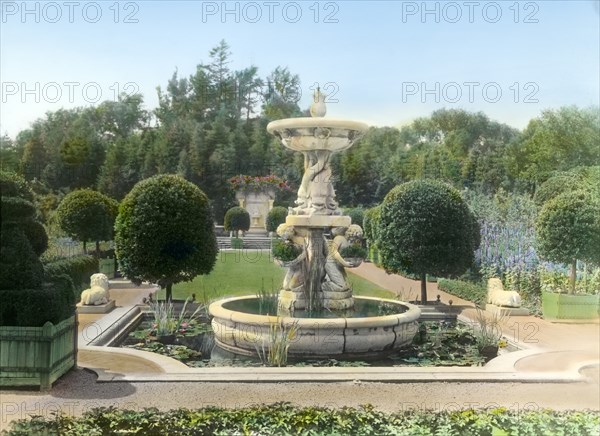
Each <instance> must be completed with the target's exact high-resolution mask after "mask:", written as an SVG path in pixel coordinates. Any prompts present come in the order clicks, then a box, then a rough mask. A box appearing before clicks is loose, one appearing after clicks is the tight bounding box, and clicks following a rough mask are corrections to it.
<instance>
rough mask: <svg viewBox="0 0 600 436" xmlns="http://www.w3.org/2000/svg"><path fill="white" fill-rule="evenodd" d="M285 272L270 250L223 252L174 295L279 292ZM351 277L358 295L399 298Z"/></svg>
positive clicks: (207, 296) (211, 296)
mask: <svg viewBox="0 0 600 436" xmlns="http://www.w3.org/2000/svg"><path fill="white" fill-rule="evenodd" d="M284 275H285V270H284V268H282V267H280V266H279V265H277V264H276V263H275V262H274V261H273V259H272V258H271V256H270V253H269V252H268V251H244V250H240V251H227V252H220V253H219V256H218V258H217V262H216V264H215V267H214V269H213V270H212V272H211V273H210V274H208V275H206V276H198V277H196V278H195V279H194V281H192V282H184V283H179V284H177V285H175V286H173V298H174V299H177V300H179V299H181V300H184V299H186V298H187V297H188V296H190V295H191V294H196V300H199V301H211V300H215V299H218V298H223V297H228V296H236V295H249V294H255V293H257V292H258V291H259V290H260V289H261V288H264V289H265V290H267V291H271V290H273V291H275V292H277V291H279V286H281V282H282V281H283V276H284ZM348 278H349V280H350V283H351V284H352V288H353V290H354V294H355V295H365V296H373V297H381V298H395V296H394V293H393V292H391V291H388V290H385V289H383V288H380V287H379V286H377V285H375V284H374V283H372V282H370V281H368V280H365V279H363V278H362V277H358V276H357V275H354V274H352V273H350V274H348ZM158 298H159V299H162V298H165V292H164V290H161V291H160V292H159V293H158Z"/></svg>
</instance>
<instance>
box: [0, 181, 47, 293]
mask: <svg viewBox="0 0 600 436" xmlns="http://www.w3.org/2000/svg"><path fill="white" fill-rule="evenodd" d="M0 195H1V199H2V200H1V203H0V220H1V221H0V222H1V227H2V235H1V242H0V244H1V249H2V256H1V259H0V289H37V288H39V287H40V286H41V285H42V281H43V277H44V269H43V266H42V262H40V260H39V258H38V257H39V255H38V254H36V252H35V250H34V248H33V244H32V243H31V242H30V240H29V239H28V237H27V234H26V233H25V229H27V228H30V227H32V226H34V224H33V223H34V222H35V219H34V217H35V207H34V205H33V203H32V200H33V193H32V192H31V189H29V187H28V185H27V183H26V182H25V181H24V180H23V179H21V178H20V177H18V176H17V175H16V174H13V173H7V172H0ZM42 229H43V227H42ZM44 233H45V232H44ZM45 240H46V244H47V242H48V237H47V236H46V239H45ZM34 242H37V241H34Z"/></svg>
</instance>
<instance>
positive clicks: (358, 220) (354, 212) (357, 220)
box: [344, 207, 365, 227]
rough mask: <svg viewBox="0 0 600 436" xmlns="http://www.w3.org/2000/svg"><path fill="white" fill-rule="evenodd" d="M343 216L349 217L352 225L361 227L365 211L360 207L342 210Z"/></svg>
mask: <svg viewBox="0 0 600 436" xmlns="http://www.w3.org/2000/svg"><path fill="white" fill-rule="evenodd" d="M344 215H346V216H349V217H350V218H351V219H352V224H358V225H359V226H361V227H362V226H363V222H364V217H365V210H364V209H363V208H362V207H353V208H350V209H344Z"/></svg>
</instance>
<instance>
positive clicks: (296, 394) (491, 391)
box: [0, 367, 600, 429]
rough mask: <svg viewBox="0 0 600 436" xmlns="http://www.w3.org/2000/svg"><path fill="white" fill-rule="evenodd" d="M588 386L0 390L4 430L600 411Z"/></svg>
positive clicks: (593, 374) (86, 384) (82, 384)
mask: <svg viewBox="0 0 600 436" xmlns="http://www.w3.org/2000/svg"><path fill="white" fill-rule="evenodd" d="M582 372H583V374H584V375H585V376H586V377H587V378H588V382H584V383H564V384H540V383H437V382H434V383H401V384H390V383H362V382H359V381H355V382H349V383H185V382H182V383H96V382H95V380H96V376H95V374H93V373H91V372H89V371H86V370H81V369H79V370H76V371H72V372H70V373H69V374H68V375H67V376H65V377H64V378H62V379H61V380H59V381H58V382H57V383H56V385H55V386H54V388H53V390H52V391H51V392H50V393H36V392H31V391H0V406H1V409H0V411H1V412H0V415H1V416H2V418H1V420H0V428H2V429H5V428H7V425H8V423H9V422H10V421H11V420H13V419H19V418H26V417H27V416H28V415H29V414H36V415H43V416H50V415H51V413H52V412H55V411H62V412H64V413H67V414H74V415H80V414H81V413H83V412H84V411H86V410H89V409H91V408H93V407H100V406H116V407H119V408H127V409H142V408H144V407H157V408H159V409H162V410H168V409H172V408H177V407H186V408H199V407H203V406H220V407H227V408H240V407H245V406H250V405H253V404H259V403H266V404H271V403H276V402H280V401H287V402H291V403H293V404H296V405H299V406H323V407H330V408H339V407H343V406H352V407H357V406H360V405H361V404H367V403H369V404H372V405H373V406H375V407H376V408H377V409H379V410H382V411H386V412H392V411H398V410H408V409H433V410H455V409H461V408H469V407H473V408H485V407H499V406H503V407H506V408H508V409H509V410H513V411H523V410H535V409H540V408H551V409H555V410H570V409H577V410H584V409H590V410H600V385H599V379H600V371H599V369H598V367H595V368H588V369H585V370H583V371H582Z"/></svg>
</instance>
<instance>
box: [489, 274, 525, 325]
mask: <svg viewBox="0 0 600 436" xmlns="http://www.w3.org/2000/svg"><path fill="white" fill-rule="evenodd" d="M487 292H488V294H487V304H486V306H485V310H487V311H488V312H492V313H498V314H499V315H509V316H526V315H529V311H528V310H527V309H525V308H522V307H521V296H520V295H519V294H518V293H517V292H516V291H505V290H504V286H503V285H502V281H500V279H497V278H492V279H489V280H488V285H487Z"/></svg>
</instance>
